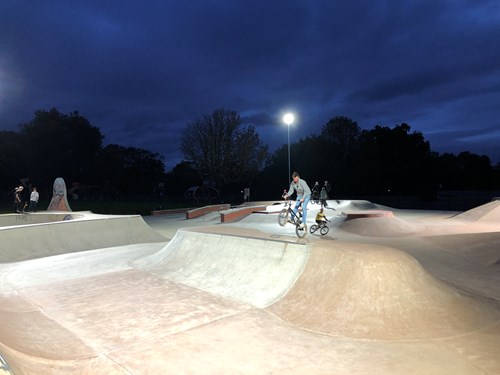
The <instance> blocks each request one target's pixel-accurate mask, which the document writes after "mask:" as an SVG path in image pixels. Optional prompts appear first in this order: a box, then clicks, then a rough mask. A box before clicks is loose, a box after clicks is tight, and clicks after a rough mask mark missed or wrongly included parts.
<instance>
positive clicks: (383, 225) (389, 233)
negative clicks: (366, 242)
mask: <svg viewBox="0 0 500 375" xmlns="http://www.w3.org/2000/svg"><path fill="white" fill-rule="evenodd" d="M340 228H341V229H343V230H345V231H346V232H350V233H354V234H357V235H359V236H371V237H400V236H408V235H412V234H416V233H419V232H421V231H423V230H424V229H425V227H424V226H422V225H418V224H415V223H410V222H407V221H405V220H402V219H400V218H398V217H384V216H380V217H360V218H355V219H352V220H346V221H344V222H343V223H342V225H341V226H340Z"/></svg>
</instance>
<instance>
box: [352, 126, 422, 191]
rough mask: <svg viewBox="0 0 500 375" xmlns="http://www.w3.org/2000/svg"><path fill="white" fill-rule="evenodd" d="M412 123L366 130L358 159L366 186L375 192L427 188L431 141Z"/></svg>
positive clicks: (363, 133)
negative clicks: (413, 126)
mask: <svg viewBox="0 0 500 375" xmlns="http://www.w3.org/2000/svg"><path fill="white" fill-rule="evenodd" d="M410 130H411V127H410V126H409V125H408V124H404V123H403V124H401V125H398V126H395V127H394V128H392V129H391V128H388V127H382V126H380V125H377V126H375V127H374V128H373V129H372V130H367V131H363V132H362V134H361V138H360V149H359V153H358V158H357V161H358V163H359V165H360V168H361V171H360V172H359V173H361V174H362V175H363V177H364V178H365V186H366V187H367V188H369V189H370V190H372V191H373V192H375V193H378V194H381V193H391V194H409V193H420V192H422V191H423V190H425V188H426V186H427V184H428V180H429V178H430V177H431V166H432V153H431V149H430V144H429V142H428V141H426V140H425V139H424V136H423V134H422V133H420V132H413V133H410Z"/></svg>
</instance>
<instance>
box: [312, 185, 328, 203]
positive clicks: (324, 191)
mask: <svg viewBox="0 0 500 375" xmlns="http://www.w3.org/2000/svg"><path fill="white" fill-rule="evenodd" d="M331 190H332V186H331V185H330V183H329V182H328V181H325V184H324V185H323V186H322V187H321V189H320V187H319V183H318V181H316V183H315V184H314V186H313V189H312V192H311V200H312V201H313V203H320V204H321V207H322V208H323V207H328V203H327V202H326V200H327V199H328V196H329V194H330V191H331Z"/></svg>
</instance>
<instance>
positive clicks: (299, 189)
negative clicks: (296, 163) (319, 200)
mask: <svg viewBox="0 0 500 375" xmlns="http://www.w3.org/2000/svg"><path fill="white" fill-rule="evenodd" d="M294 192H296V193H297V198H296V199H295V202H296V203H295V207H294V208H293V212H294V213H295V214H296V213H297V211H298V209H299V207H300V205H302V222H301V223H300V225H301V227H304V224H305V223H306V219H307V204H308V203H309V200H310V199H311V189H310V188H309V185H307V182H305V181H304V180H302V179H301V178H300V176H299V174H298V173H297V172H293V174H292V183H291V184H290V189H289V190H288V193H286V194H284V195H283V198H285V199H288V198H289V197H290V196H291V195H292V194H293V193H294Z"/></svg>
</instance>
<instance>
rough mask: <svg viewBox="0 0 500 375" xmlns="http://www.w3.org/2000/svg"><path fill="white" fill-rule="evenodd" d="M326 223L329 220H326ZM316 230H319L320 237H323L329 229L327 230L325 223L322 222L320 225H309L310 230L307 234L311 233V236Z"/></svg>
mask: <svg viewBox="0 0 500 375" xmlns="http://www.w3.org/2000/svg"><path fill="white" fill-rule="evenodd" d="M328 221H330V220H328ZM317 230H319V233H321V235H322V236H324V235H325V234H327V233H328V231H329V230H330V228H328V226H327V225H326V222H322V223H320V224H317V223H316V224H313V225H311V228H309V232H311V234H313V233H314V232H316V231H317Z"/></svg>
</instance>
